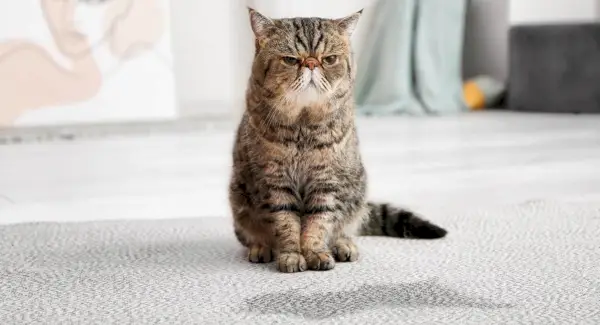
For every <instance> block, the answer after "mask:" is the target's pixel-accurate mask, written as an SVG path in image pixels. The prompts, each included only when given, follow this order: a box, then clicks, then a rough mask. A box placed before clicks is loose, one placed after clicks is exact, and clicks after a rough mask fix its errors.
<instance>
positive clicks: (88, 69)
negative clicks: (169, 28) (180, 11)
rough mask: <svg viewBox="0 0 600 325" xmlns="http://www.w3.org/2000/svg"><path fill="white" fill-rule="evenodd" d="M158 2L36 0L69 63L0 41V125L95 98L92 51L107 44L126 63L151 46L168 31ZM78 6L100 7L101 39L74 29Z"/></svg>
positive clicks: (27, 45)
mask: <svg viewBox="0 0 600 325" xmlns="http://www.w3.org/2000/svg"><path fill="white" fill-rule="evenodd" d="M159 2H161V1H160V0H103V1H99V0H96V1H84V0H80V1H78V0H39V6H40V7H41V9H42V13H43V18H44V21H45V23H46V25H47V28H48V30H49V31H50V34H51V36H52V41H53V43H54V44H55V46H56V48H57V49H58V51H59V52H60V54H61V55H62V56H63V57H64V59H65V61H66V62H67V63H68V64H67V65H66V66H65V65H64V64H61V63H59V62H57V60H56V58H55V57H53V56H52V55H51V54H50V53H49V51H48V49H46V48H45V47H43V46H41V45H40V44H37V43H36V42H33V41H31V40H28V39H15V40H0V127H3V126H10V125H13V123H14V121H15V120H16V119H17V118H18V117H19V116H20V115H22V114H23V113H25V112H26V111H28V110H32V109H38V108H44V107H51V106H60V105H69V104H73V103H78V102H84V101H87V100H90V99H92V98H94V96H96V95H97V94H98V92H99V91H100V89H101V87H102V86H103V83H104V79H105V78H104V77H105V76H103V74H102V71H101V70H100V68H99V62H98V61H97V58H95V57H94V55H93V54H94V51H95V50H96V49H98V48H99V47H108V48H109V50H110V53H112V55H113V56H114V57H116V58H117V59H119V60H122V61H127V60H128V59H130V58H133V57H135V56H136V55H138V54H140V53H143V52H145V51H147V50H149V49H152V47H153V46H154V45H155V44H156V43H157V42H158V41H159V40H160V38H161V37H162V35H163V33H164V32H165V29H166V27H165V17H164V11H163V8H162V7H161V5H160V3H159ZM78 6H92V7H96V9H97V10H102V11H103V13H104V14H103V19H102V21H101V22H99V23H100V24H103V25H104V28H103V29H105V30H106V31H107V33H106V35H104V36H103V37H102V38H101V42H99V43H97V44H92V41H91V40H90V39H89V35H86V34H85V33H83V32H82V31H81V30H79V29H78V26H77V24H76V19H75V15H76V11H77V8H78ZM96 9H93V10H96ZM5 14H9V13H5ZM1 15H2V14H1V13H0V19H1Z"/></svg>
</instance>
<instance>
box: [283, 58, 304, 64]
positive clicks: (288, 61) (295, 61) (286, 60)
mask: <svg viewBox="0 0 600 325" xmlns="http://www.w3.org/2000/svg"><path fill="white" fill-rule="evenodd" d="M281 60H282V61H283V63H285V64H289V65H296V64H298V62H300V60H298V59H297V58H295V57H293V56H284V57H283V58H282V59H281Z"/></svg>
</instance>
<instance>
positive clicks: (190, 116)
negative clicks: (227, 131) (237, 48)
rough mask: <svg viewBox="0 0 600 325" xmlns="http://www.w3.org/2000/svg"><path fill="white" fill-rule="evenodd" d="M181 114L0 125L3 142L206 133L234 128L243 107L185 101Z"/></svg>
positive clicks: (0, 137) (212, 102) (1, 142)
mask: <svg viewBox="0 0 600 325" xmlns="http://www.w3.org/2000/svg"><path fill="white" fill-rule="evenodd" d="M179 112H180V114H179V115H180V117H179V118H177V119H165V120H136V121H118V122H102V123H86V124H64V125H48V126H26V127H10V128H0V145H7V144H22V143H32V142H48V141H73V140H79V139H89V138H102V137H110V136H128V135H150V134H160V133H174V132H202V131H206V130H208V129H214V128H225V127H232V126H233V123H235V121H237V120H238V119H239V116H240V115H241V113H240V112H241V110H239V109H234V108H232V105H231V104H227V103H224V102H217V101H211V102H207V101H202V102H200V101H193V102H183V103H181V104H180V107H179Z"/></svg>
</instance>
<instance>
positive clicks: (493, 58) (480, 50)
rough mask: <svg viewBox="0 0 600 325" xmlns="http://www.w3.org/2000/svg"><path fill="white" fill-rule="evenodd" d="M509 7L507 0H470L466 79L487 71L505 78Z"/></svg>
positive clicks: (465, 66) (464, 68) (466, 37)
mask: <svg viewBox="0 0 600 325" xmlns="http://www.w3.org/2000/svg"><path fill="white" fill-rule="evenodd" d="M525 1H526V0H525ZM550 1H551V0H550ZM508 7H509V3H508V0H471V1H469V8H468V11H467V27H466V30H465V48H464V55H463V58H464V59H463V75H464V78H471V77H474V76H477V75H480V74H485V75H490V76H492V77H494V78H497V79H499V80H506V77H507V70H508V68H507V67H508V59H507V58H508V55H507V53H508V29H509V22H508Z"/></svg>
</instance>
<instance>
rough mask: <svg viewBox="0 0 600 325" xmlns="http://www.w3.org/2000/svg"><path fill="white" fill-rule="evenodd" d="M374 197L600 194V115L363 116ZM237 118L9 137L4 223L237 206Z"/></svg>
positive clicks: (0, 171) (508, 200)
mask: <svg viewBox="0 0 600 325" xmlns="http://www.w3.org/2000/svg"><path fill="white" fill-rule="evenodd" d="M359 131H360V133H361V136H362V143H361V146H362V150H363V153H364V158H365V163H366V165H367V170H368V171H369V174H370V192H371V196H372V197H373V198H375V199H378V200H389V201H392V202H395V203H399V204H402V205H404V206H408V207H411V208H414V209H417V210H419V211H421V212H423V213H425V214H427V215H428V216H429V217H430V218H432V219H434V220H435V216H436V215H438V214H440V213H444V212H447V211H448V210H454V211H456V210H458V211H461V210H465V211H466V210H470V209H475V208H478V207H488V206H490V205H505V204H512V203H520V202H525V201H531V200H541V199H558V200H600V116H583V115H579V116H575V115H537V114H536V115H530V114H509V113H473V114H469V115H464V116H457V117H436V118H386V119H368V120H367V119H363V120H360V123H359ZM232 139H233V129H223V130H218V131H210V133H207V132H204V133H200V132H199V133H195V134H172V135H161V136H152V137H147V136H144V137H122V138H109V139H98V140H85V141H74V142H50V143H43V144H21V145H13V146H0V223H15V222H32V221H84V220H95V219H122V218H127V219H154V218H179V217H198V216H223V217H228V215H229V210H228V208H227V189H226V187H227V181H228V176H229V166H230V156H229V153H230V148H231V144H232Z"/></svg>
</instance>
